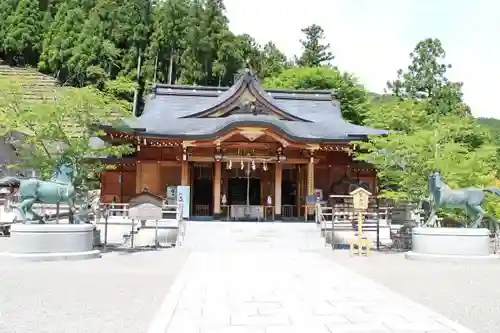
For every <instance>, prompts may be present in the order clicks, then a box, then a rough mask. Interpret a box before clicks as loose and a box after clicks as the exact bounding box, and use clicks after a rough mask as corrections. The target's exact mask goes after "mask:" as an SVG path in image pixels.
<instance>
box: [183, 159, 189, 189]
mask: <svg viewBox="0 0 500 333" xmlns="http://www.w3.org/2000/svg"><path fill="white" fill-rule="evenodd" d="M181 185H186V186H189V162H188V161H182V164H181Z"/></svg>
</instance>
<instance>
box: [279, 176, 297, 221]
mask: <svg viewBox="0 0 500 333" xmlns="http://www.w3.org/2000/svg"><path fill="white" fill-rule="evenodd" d="M297 180H298V171H297V169H296V168H294V167H293V166H290V168H287V169H284V170H283V178H282V181H281V216H282V218H284V219H289V218H294V217H296V216H297Z"/></svg>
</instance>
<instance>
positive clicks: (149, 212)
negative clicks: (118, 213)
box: [128, 192, 163, 221]
mask: <svg viewBox="0 0 500 333" xmlns="http://www.w3.org/2000/svg"><path fill="white" fill-rule="evenodd" d="M162 207H163V198H162V197H159V196H157V195H154V194H152V193H149V192H142V193H140V194H138V195H136V196H135V197H133V198H132V199H131V200H130V202H129V210H128V214H129V217H130V218H131V219H133V220H141V221H142V220H153V221H154V220H161V219H162V217H163V213H162V211H163V208H162Z"/></svg>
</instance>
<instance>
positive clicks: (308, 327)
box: [149, 223, 472, 333]
mask: <svg viewBox="0 0 500 333" xmlns="http://www.w3.org/2000/svg"><path fill="white" fill-rule="evenodd" d="M186 247H188V248H190V249H191V250H192V253H191V254H190V256H189V258H188V260H187V263H186V265H185V266H184V268H183V270H182V271H181V273H180V274H179V276H178V278H177V280H176V282H175V283H174V285H173V286H172V289H171V290H170V292H169V294H168V295H167V297H166V298H165V300H164V303H163V305H162V307H161V309H160V311H159V313H158V316H157V317H156V320H155V321H153V323H152V324H151V327H150V330H149V333H160V332H161V333H165V332H167V333H181V332H182V333H191V332H193V333H194V332H196V333H211V332H214V333H215V332H217V333H254V332H258V333H278V332H287V333H294V332H297V333H298V332H300V333H305V332H307V333H328V332H338V333H342V332H358V333H361V332H365V333H368V332H370V333H377V332H386V333H388V332H394V333H395V332H399V333H403V332H463V333H466V332H468V333H470V332H472V331H470V330H467V329H466V328H463V327H461V326H459V325H458V324H455V323H453V322H452V321H450V320H448V319H446V318H444V317H443V316H441V315H439V314H437V313H435V312H432V311H430V310H428V309H426V308H424V307H422V306H420V305H418V304H416V303H413V302H411V301H410V300H408V299H405V298H403V297H402V296H399V295H398V294H395V293H393V292H391V291H390V290H388V289H386V288H385V287H382V286H381V285H378V284H376V283H375V282H373V281H371V280H368V279H366V278H364V277H362V276H360V275H358V274H356V273H354V272H352V271H349V270H348V269H346V268H344V267H343V266H341V265H340V264H338V263H334V262H332V261H331V260H329V259H327V258H325V256H322V255H321V254H320V253H321V252H322V251H325V248H324V247H323V244H322V242H321V239H320V237H319V231H318V230H317V229H316V227H315V226H314V225H309V224H278V223H275V224H255V223H253V224H251V223H248V224H245V223H233V224H229V223H227V224H223V223H203V224H202V223H190V224H189V225H188V231H187V237H186ZM367 260H369V259H367Z"/></svg>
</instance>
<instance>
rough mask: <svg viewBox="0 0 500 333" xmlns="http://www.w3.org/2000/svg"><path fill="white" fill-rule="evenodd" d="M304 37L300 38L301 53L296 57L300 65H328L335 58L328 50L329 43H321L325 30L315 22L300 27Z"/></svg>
mask: <svg viewBox="0 0 500 333" xmlns="http://www.w3.org/2000/svg"><path fill="white" fill-rule="evenodd" d="M302 33H304V35H305V39H301V40H300V44H302V48H303V51H302V55H301V56H300V57H298V58H296V62H297V64H298V65H299V66H302V67H319V66H324V65H329V64H330V62H331V61H332V60H333V59H334V58H335V57H334V56H333V54H332V52H330V44H329V43H327V44H323V41H324V39H325V31H324V30H323V28H322V27H321V26H319V25H317V24H313V25H310V26H308V27H306V28H304V29H302Z"/></svg>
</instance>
